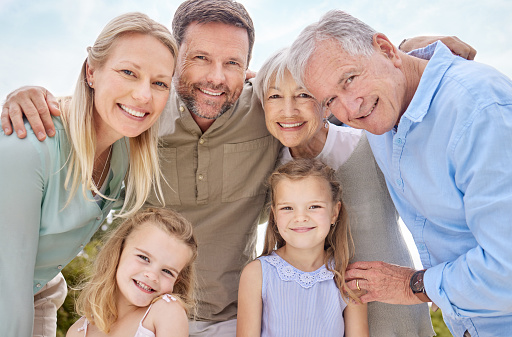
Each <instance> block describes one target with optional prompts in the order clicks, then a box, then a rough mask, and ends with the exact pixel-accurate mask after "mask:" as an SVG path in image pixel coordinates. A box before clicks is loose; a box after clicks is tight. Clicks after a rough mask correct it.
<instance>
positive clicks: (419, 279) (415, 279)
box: [410, 270, 425, 294]
mask: <svg viewBox="0 0 512 337" xmlns="http://www.w3.org/2000/svg"><path fill="white" fill-rule="evenodd" d="M423 274H425V271H424V270H420V271H417V272H415V273H414V274H413V275H412V277H411V282H410V287H411V290H412V292H413V293H415V294H417V293H422V292H425V287H424V286H423Z"/></svg>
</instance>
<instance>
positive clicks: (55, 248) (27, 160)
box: [0, 118, 129, 337]
mask: <svg viewBox="0 0 512 337" xmlns="http://www.w3.org/2000/svg"><path fill="white" fill-rule="evenodd" d="M54 123H55V128H56V132H57V134H56V136H55V137H53V138H48V139H46V140H45V141H44V142H39V141H38V140H37V138H36V137H35V135H34V133H33V132H32V129H31V128H30V126H29V125H28V123H26V124H25V127H26V128H27V134H28V135H27V138H26V139H19V138H18V137H16V136H5V135H4V133H3V132H0V232H1V233H2V235H1V236H0V247H1V248H0V249H1V254H0V331H1V335H2V336H22V337H23V336H32V321H33V305H34V298H33V295H34V293H36V292H37V291H38V290H40V289H41V288H42V287H43V286H44V285H45V284H46V283H47V282H48V281H49V280H51V279H52V278H53V277H55V276H56V275H57V274H58V273H59V272H60V270H61V269H62V267H63V266H65V265H66V264H68V263H69V262H70V261H71V260H72V259H73V258H74V257H75V256H76V255H77V254H78V252H80V250H81V249H82V248H83V246H84V245H85V244H86V243H87V242H88V241H89V240H90V238H91V236H92V235H93V234H94V232H95V231H96V230H97V229H98V227H99V226H100V224H101V223H102V221H103V219H104V218H105V217H106V216H107V214H108V212H109V211H110V209H111V208H112V203H113V202H112V201H109V200H106V201H105V202H104V203H103V204H102V207H101V208H100V206H99V205H98V203H97V202H95V201H94V200H93V196H92V194H91V193H90V192H89V193H88V198H89V199H90V200H87V199H86V198H84V196H83V193H82V189H81V186H80V187H79V189H78V191H77V193H76V194H75V196H74V198H73V199H71V202H70V203H69V205H68V206H67V207H64V206H65V204H66V202H67V200H68V195H69V192H68V191H67V190H66V189H65V188H64V181H65V179H66V173H67V167H66V160H67V159H68V154H69V142H68V139H67V136H66V133H65V131H64V128H63V126H62V123H61V121H60V118H54ZM128 160H129V151H128V141H127V139H121V140H119V141H117V142H116V143H115V144H114V146H113V150H112V161H111V174H110V175H109V179H110V180H109V181H108V187H107V189H106V191H105V193H106V195H107V196H109V197H111V198H114V199H117V198H118V197H119V194H120V190H121V186H122V182H123V180H124V177H125V175H126V172H127V169H128Z"/></svg>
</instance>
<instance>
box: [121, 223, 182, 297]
mask: <svg viewBox="0 0 512 337" xmlns="http://www.w3.org/2000/svg"><path fill="white" fill-rule="evenodd" d="M191 258H192V250H191V249H190V248H189V247H188V246H187V245H186V244H185V243H184V242H183V241H180V240H178V239H177V238H176V237H175V236H173V235H169V234H168V233H166V232H165V231H163V230H162V229H160V228H159V227H157V226H156V225H154V224H152V223H149V222H147V223H144V224H142V225H140V226H139V227H138V228H137V229H135V230H134V231H133V232H132V233H131V234H130V235H129V236H128V238H127V239H126V241H125V245H124V249H123V252H122V253H121V258H120V260H119V265H118V267H117V273H116V281H117V286H118V289H119V292H118V294H119V295H118V296H119V298H118V299H117V300H118V301H117V302H118V304H119V305H120V306H121V305H133V306H137V307H146V306H148V305H149V304H150V303H151V301H152V300H153V299H155V298H156V297H158V296H160V295H163V294H166V293H172V291H173V288H174V284H175V282H176V279H177V278H178V275H179V273H180V272H181V270H182V269H183V268H184V267H185V266H186V265H187V264H188V262H189V261H190V259H191Z"/></svg>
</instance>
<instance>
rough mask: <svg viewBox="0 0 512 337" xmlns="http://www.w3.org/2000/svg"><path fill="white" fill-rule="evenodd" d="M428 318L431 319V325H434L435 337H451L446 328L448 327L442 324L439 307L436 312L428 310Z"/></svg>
mask: <svg viewBox="0 0 512 337" xmlns="http://www.w3.org/2000/svg"><path fill="white" fill-rule="evenodd" d="M430 318H431V319H432V326H433V327H434V331H435V332H436V334H437V337H452V334H451V333H450V330H448V327H447V326H446V324H444V320H443V314H442V313H441V309H439V310H437V311H436V312H433V311H432V310H430Z"/></svg>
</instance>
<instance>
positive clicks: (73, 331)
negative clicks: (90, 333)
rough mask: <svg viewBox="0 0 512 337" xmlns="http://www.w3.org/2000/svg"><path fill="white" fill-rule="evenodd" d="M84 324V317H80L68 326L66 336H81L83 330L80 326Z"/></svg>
mask: <svg viewBox="0 0 512 337" xmlns="http://www.w3.org/2000/svg"><path fill="white" fill-rule="evenodd" d="M84 324H85V317H84V316H82V317H80V318H79V319H78V320H77V321H76V322H75V323H73V325H72V326H70V327H69V329H68V332H67V333H66V337H83V336H84V335H85V334H84V331H83V329H82V327H83V326H84Z"/></svg>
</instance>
